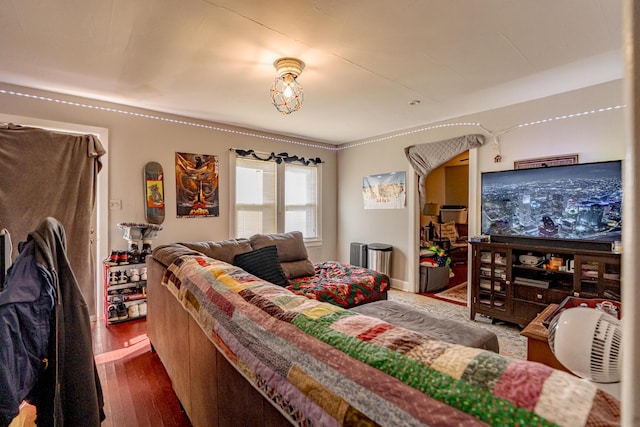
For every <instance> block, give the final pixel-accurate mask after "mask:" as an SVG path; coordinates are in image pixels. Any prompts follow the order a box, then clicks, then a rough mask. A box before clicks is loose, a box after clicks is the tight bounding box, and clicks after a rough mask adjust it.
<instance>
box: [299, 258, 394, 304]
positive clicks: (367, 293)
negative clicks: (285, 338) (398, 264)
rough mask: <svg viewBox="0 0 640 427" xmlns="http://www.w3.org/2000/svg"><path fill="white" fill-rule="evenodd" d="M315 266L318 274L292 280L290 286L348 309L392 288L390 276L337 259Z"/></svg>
mask: <svg viewBox="0 0 640 427" xmlns="http://www.w3.org/2000/svg"><path fill="white" fill-rule="evenodd" d="M314 267H315V270H316V273H315V275H313V276H307V277H298V278H296V279H292V280H289V283H290V285H289V286H287V289H289V290H291V291H292V292H294V293H296V294H299V295H304V296H306V297H307V298H312V299H316V300H318V301H326V302H329V303H331V304H335V305H339V306H340V307H344V308H348V307H353V306H355V305H358V304H362V303H363V302H368V301H372V300H375V299H377V298H378V296H379V295H380V294H381V293H382V292H386V291H387V290H389V286H390V284H389V276H387V275H386V274H383V273H379V272H377V271H374V270H370V269H368V268H364V267H358V266H355V265H351V264H341V263H339V262H335V261H327V262H321V263H318V264H314Z"/></svg>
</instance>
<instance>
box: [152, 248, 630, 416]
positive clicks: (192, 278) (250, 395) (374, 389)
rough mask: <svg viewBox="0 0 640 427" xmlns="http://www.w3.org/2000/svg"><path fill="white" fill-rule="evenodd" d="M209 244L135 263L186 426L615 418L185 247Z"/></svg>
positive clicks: (567, 383)
mask: <svg viewBox="0 0 640 427" xmlns="http://www.w3.org/2000/svg"><path fill="white" fill-rule="evenodd" d="M219 243H220V242H217V243H216V242H207V243H206V244H205V243H200V244H197V245H196V244H190V245H168V246H166V247H159V248H156V250H154V253H153V255H152V256H151V257H148V258H147V265H148V269H149V273H148V274H149V277H148V282H147V284H148V289H147V293H148V295H147V296H148V300H147V301H148V312H147V315H148V317H147V324H148V335H149V339H150V341H151V343H152V346H153V348H154V350H155V351H156V352H157V353H158V355H159V357H160V359H161V360H162V362H163V364H164V366H165V368H166V371H167V373H168V374H169V377H170V378H171V381H172V385H173V388H174V390H175V392H176V394H177V396H178V398H179V399H180V402H181V403H182V405H183V407H184V409H185V411H186V413H187V415H188V416H189V419H190V420H191V422H192V424H193V425H194V426H195V427H200V426H225V427H226V426H248V425H251V426H284V425H289V424H290V423H293V424H301V425H305V424H308V425H313V424H315V425H354V424H358V425H410V424H411V425H413V424H416V425H418V424H422V425H442V426H445V425H466V426H475V425H478V426H479V425H486V424H485V423H489V424H493V425H505V420H507V421H512V422H515V421H516V420H524V419H530V420H531V421H532V422H535V423H536V424H544V423H546V422H547V421H551V422H556V423H558V424H560V425H562V424H565V423H566V424H567V425H569V424H571V425H576V424H575V420H582V421H584V423H582V422H580V423H579V425H593V422H595V421H598V420H599V421H598V422H601V423H600V424H599V425H616V424H617V423H619V403H618V402H617V401H615V399H613V398H612V397H610V396H608V395H606V394H603V392H601V391H600V390H596V389H595V387H594V386H593V385H589V384H586V383H585V382H584V381H581V380H579V379H577V378H575V377H572V376H571V375H569V374H567V373H564V372H559V371H554V370H553V369H551V368H548V367H546V366H544V365H540V364H536V363H533V362H527V361H516V360H511V359H509V358H505V357H502V356H500V355H499V354H496V353H494V352H491V351H486V350H481V349H477V348H470V347H464V346H460V345H456V344H451V343H446V342H444V341H440V340H439V339H437V338H434V337H429V336H427V335H424V334H420V333H418V332H414V331H411V330H408V329H405V328H402V327H395V326H393V325H391V324H389V323H386V322H385V321H384V320H380V319H377V318H375V317H371V316H364V315H362V314H359V313H356V312H354V311H351V310H345V309H343V308H340V307H336V306H334V305H331V304H327V303H323V302H319V301H315V300H310V299H308V298H306V297H304V296H301V295H296V294H294V293H292V292H291V291H289V290H287V289H286V288H284V287H281V286H277V285H274V284H271V283H268V282H265V281H261V280H259V279H256V278H255V276H253V275H250V274H248V273H247V272H246V271H244V270H242V269H240V268H238V267H235V266H233V265H230V264H229V263H227V262H224V261H220V260H218V259H213V258H210V257H206V256H203V254H202V252H197V251H196V250H194V249H193V248H205V250H206V251H209V253H214V252H216V251H220V250H222V248H221V246H226V245H220V244H219ZM244 244H245V242H237V241H235V242H232V243H230V246H231V248H232V249H230V251H231V252H237V253H243V252H242V251H243V250H244V249H243V247H244ZM227 249H228V248H227ZM245 249H246V248H245ZM185 255H192V256H185ZM227 255H228V254H227ZM218 256H221V255H220V254H218ZM222 256H224V255H222ZM234 258H235V257H234ZM523 387H524V389H526V390H524V389H523ZM515 390H519V391H518V393H516V394H513V393H511V391H515ZM577 395H580V396H582V397H581V399H582V401H583V404H581V405H577V406H576V405H574V403H575V402H574V400H573V398H572V396H577ZM532 399H533V400H532ZM545 402H548V403H551V402H552V403H553V404H552V405H550V404H548V403H545ZM478 405H479V406H478ZM486 405H489V406H490V408H489V407H487V406H486ZM500 417H507V418H500ZM521 417H525V418H521ZM310 420H315V421H310Z"/></svg>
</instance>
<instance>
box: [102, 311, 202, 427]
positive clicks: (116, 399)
mask: <svg viewBox="0 0 640 427" xmlns="http://www.w3.org/2000/svg"><path fill="white" fill-rule="evenodd" d="M92 330H93V349H94V354H95V359H96V364H97V368H98V375H99V376H100V381H101V384H102V391H103V393H104V401H105V406H104V410H105V414H106V417H107V418H106V419H105V421H104V422H103V423H102V426H103V427H112V426H113V427H115V426H117V427H127V426H131V427H144V426H153V427H161V426H172V427H174V426H175V427H180V426H190V425H191V424H190V423H189V420H188V418H187V416H186V415H185V414H184V413H183V412H182V410H181V408H180V404H179V402H178V398H177V397H176V395H175V393H174V392H173V390H172V388H171V382H170V380H169V377H168V376H167V374H166V372H165V370H164V368H163V366H162V363H161V362H160V359H159V358H158V355H157V354H156V353H154V352H152V351H151V346H150V345H149V339H148V338H147V335H146V334H147V324H146V321H145V320H144V319H140V320H132V321H129V322H123V323H118V324H116V325H110V326H106V325H105V322H104V321H102V320H99V321H97V322H95V323H94V324H93V327H92Z"/></svg>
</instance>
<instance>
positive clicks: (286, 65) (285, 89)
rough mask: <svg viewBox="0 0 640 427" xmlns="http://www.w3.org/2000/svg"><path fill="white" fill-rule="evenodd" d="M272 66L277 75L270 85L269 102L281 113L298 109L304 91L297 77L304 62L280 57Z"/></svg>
mask: <svg viewBox="0 0 640 427" xmlns="http://www.w3.org/2000/svg"><path fill="white" fill-rule="evenodd" d="M273 66H274V67H276V72H277V74H278V77H276V78H275V80H274V81H273V85H271V102H272V103H273V105H274V107H276V110H278V111H280V112H281V113H282V114H291V113H293V112H294V111H298V110H299V109H300V108H301V107H302V101H304V93H303V92H302V86H300V83H298V80H297V79H298V76H300V74H302V70H303V69H304V62H302V61H301V60H299V59H296V58H280V59H277V60H276V61H275V62H274V63H273Z"/></svg>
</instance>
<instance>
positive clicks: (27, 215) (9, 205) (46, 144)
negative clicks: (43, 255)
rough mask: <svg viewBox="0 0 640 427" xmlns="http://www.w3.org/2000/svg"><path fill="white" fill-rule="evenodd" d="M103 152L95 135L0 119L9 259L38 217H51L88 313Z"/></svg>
mask: <svg viewBox="0 0 640 427" xmlns="http://www.w3.org/2000/svg"><path fill="white" fill-rule="evenodd" d="M105 152H106V151H105V149H104V148H103V147H102V144H101V143H100V141H99V140H98V138H96V137H95V136H94V135H74V134H66V133H61V132H52V131H49V130H46V129H38V128H31V127H25V126H18V125H14V124H0V226H1V227H6V228H7V230H9V232H10V233H11V236H12V244H13V254H12V258H13V259H14V260H15V259H16V258H17V256H18V243H19V242H21V241H24V240H26V238H27V234H28V233H29V232H30V231H32V230H34V229H35V228H36V227H37V226H38V224H40V222H41V221H42V220H43V218H46V217H53V218H56V219H57V220H58V221H60V222H61V223H62V225H63V226H64V228H65V230H66V232H67V240H68V242H67V243H68V248H69V249H68V253H67V255H68V258H69V262H70V264H71V267H72V269H73V271H74V272H75V274H76V276H77V280H78V284H79V286H80V289H81V291H82V294H83V296H84V298H85V300H86V301H87V304H88V306H89V311H90V314H92V315H93V314H95V306H96V284H95V268H96V264H97V263H96V262H95V260H94V259H93V258H95V253H94V252H95V251H94V250H93V247H92V244H91V239H92V237H93V236H91V234H90V233H91V220H92V217H93V215H94V209H95V197H96V188H97V175H98V172H99V171H100V168H101V166H102V164H101V162H100V157H101V156H102V155H103V154H105Z"/></svg>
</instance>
